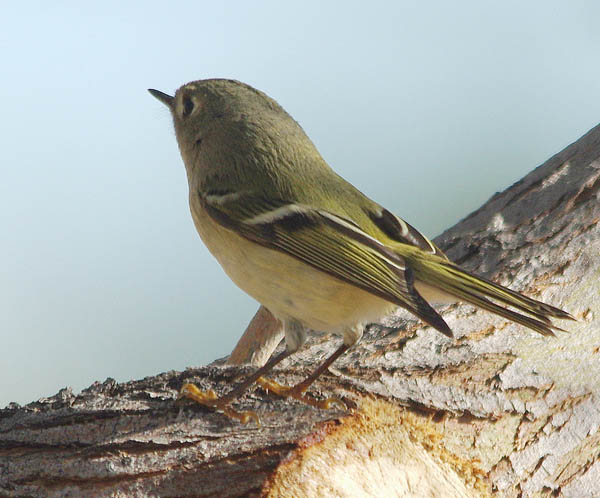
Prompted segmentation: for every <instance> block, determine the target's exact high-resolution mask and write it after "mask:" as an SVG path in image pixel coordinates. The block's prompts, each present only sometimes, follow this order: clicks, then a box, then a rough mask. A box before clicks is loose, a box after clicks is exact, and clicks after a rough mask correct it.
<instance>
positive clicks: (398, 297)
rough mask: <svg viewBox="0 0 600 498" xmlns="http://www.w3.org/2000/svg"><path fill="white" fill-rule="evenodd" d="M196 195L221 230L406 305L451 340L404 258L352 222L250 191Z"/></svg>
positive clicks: (387, 223) (390, 230)
mask: <svg viewBox="0 0 600 498" xmlns="http://www.w3.org/2000/svg"><path fill="white" fill-rule="evenodd" d="M198 195H199V198H200V201H201V203H202V205H203V207H204V209H205V210H206V211H207V213H208V214H209V216H211V218H212V219H214V220H215V221H217V222H218V223H219V224H221V225H222V226H224V227H226V228H228V229H231V230H233V231H235V232H236V233H238V234H239V235H241V236H242V237H244V238H246V239H248V240H250V241H252V242H254V243H256V244H260V245H262V246H264V247H268V248H270V249H274V250H277V251H281V252H284V253H286V254H289V255H290V256H292V257H294V258H296V259H298V260H300V261H302V262H304V263H306V264H307V265H310V266H312V267H314V268H316V269H318V270H320V271H323V272H325V273H328V274H329V275H332V276H333V277H335V278H338V279H340V280H343V281H346V282H348V283H349V284H351V285H354V286H356V287H359V288H361V289H363V290H365V291H367V292H370V293H371V294H374V295H376V296H379V297H381V298H383V299H385V300H387V301H390V302H392V303H395V304H397V305H399V306H402V307H403V308H406V309H408V310H409V311H410V312H412V313H413V314H415V315H416V316H418V317H419V318H421V319H422V320H423V321H424V322H426V323H428V324H429V325H431V326H433V327H435V328H436V329H437V330H439V331H440V332H442V333H443V334H445V335H448V336H452V332H451V330H450V328H449V327H448V325H447V324H446V322H445V321H444V320H443V318H442V317H441V316H440V315H439V314H438V313H437V312H436V311H435V310H434V309H433V308H432V307H431V306H430V305H429V304H428V303H427V302H426V301H425V299H423V297H422V296H421V295H420V294H419V293H418V292H417V291H416V289H415V287H414V275H413V271H412V269H411V268H410V267H408V266H406V265H405V262H404V259H403V258H402V256H400V255H399V254H397V253H396V252H395V251H392V250H391V249H390V248H389V247H387V246H386V245H385V244H384V243H382V242H381V241H380V240H378V239H377V238H375V237H373V236H371V235H369V234H368V233H366V232H365V231H363V230H362V229H361V228H360V227H359V226H358V225H357V224H356V223H354V222H353V221H351V220H350V219H348V218H345V217H342V216H339V215H336V214H333V213H331V212H328V211H326V210H323V209H316V208H312V207H310V206H307V205H303V204H299V203H295V202H290V201H286V200H282V199H266V198H265V197H264V196H260V195H258V194H253V193H251V192H242V193H239V192H236V193H230V192H198ZM390 215H391V213H390ZM385 216H386V215H384V218H383V221H379V223H382V224H383V226H384V227H385V228H386V229H387V232H390V233H392V234H393V233H394V229H393V228H390V227H393V224H394V220H392V219H388V218H387V217H385ZM391 216H393V215H391ZM374 223H375V224H377V221H376V220H374ZM396 223H400V225H401V223H403V222H396ZM388 225H389V226H388ZM382 230H384V229H383V228H382ZM413 230H414V229H413ZM403 232H404V233H405V232H406V231H405V230H404V227H403V226H402V225H401V226H400V231H399V232H398V234H397V236H403V237H406V235H402V233H403ZM414 232H416V233H417V234H418V232H417V231H416V230H414ZM419 235H420V234H419ZM388 236H389V237H390V238H393V237H392V236H391V235H388ZM412 236H414V235H412ZM420 236H421V237H423V236H422V235H420ZM425 241H427V239H425ZM425 241H421V242H422V243H424V244H427V247H429V249H430V251H431V252H435V250H436V248H435V246H433V245H431V246H430V245H429V244H428V242H425ZM411 245H415V244H411Z"/></svg>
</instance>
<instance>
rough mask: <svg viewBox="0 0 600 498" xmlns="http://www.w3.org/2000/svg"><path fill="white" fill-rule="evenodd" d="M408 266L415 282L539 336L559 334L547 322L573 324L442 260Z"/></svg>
mask: <svg viewBox="0 0 600 498" xmlns="http://www.w3.org/2000/svg"><path fill="white" fill-rule="evenodd" d="M410 266H411V269H412V271H413V272H414V278H415V280H416V281H420V282H423V283H425V284H428V285H429V286H432V287H435V288H437V289H439V290H441V291H442V292H444V293H446V294H449V295H451V296H454V297H455V298H457V299H458V300H460V301H464V302H467V303H470V304H473V305H474V306H477V307H479V308H482V309H484V310H487V311H491V312H492V313H495V314H496V315H500V316H502V317H504V318H507V319H508V320H512V321H513V322H516V323H519V324H521V325H524V326H525V327H529V328H530V329H532V330H535V331H536V332H539V333H540V334H543V335H554V332H553V331H554V330H563V329H561V328H560V327H557V326H556V325H554V324H553V323H552V321H551V320H550V318H563V319H570V320H574V318H573V317H572V316H571V315H570V314H569V313H567V312H566V311H563V310H561V309H559V308H555V307H554V306H551V305H549V304H545V303H542V302H540V301H536V300H535V299H532V298H530V297H527V296H524V295H523V294H520V293H519V292H515V291H513V290H510V289H508V288H506V287H504V286H502V285H498V284H496V283H494V282H492V281H490V280H487V279H485V278H482V277H478V276H476V275H473V274H472V273H469V272H468V271H465V270H463V269H462V268H459V267H458V266H456V265H455V264H454V263H452V262H450V261H448V260H445V259H442V258H435V259H430V258H427V259H425V258H419V257H416V258H411V264H410ZM502 305H504V306H502ZM505 306H509V307H511V308H514V309H509V308H507V307H505Z"/></svg>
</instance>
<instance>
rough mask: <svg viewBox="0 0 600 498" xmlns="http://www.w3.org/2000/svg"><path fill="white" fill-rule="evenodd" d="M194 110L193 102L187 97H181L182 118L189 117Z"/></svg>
mask: <svg viewBox="0 0 600 498" xmlns="http://www.w3.org/2000/svg"><path fill="white" fill-rule="evenodd" d="M193 110H194V101H193V100H192V99H191V98H189V97H183V117H184V118H185V117H187V116H189V115H190V114H191V113H192V111H193Z"/></svg>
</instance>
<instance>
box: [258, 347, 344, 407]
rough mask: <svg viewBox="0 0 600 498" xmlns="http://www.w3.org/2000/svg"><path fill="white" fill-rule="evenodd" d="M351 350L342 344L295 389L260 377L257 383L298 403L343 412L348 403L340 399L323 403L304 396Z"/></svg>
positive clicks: (330, 399) (331, 399)
mask: <svg viewBox="0 0 600 498" xmlns="http://www.w3.org/2000/svg"><path fill="white" fill-rule="evenodd" d="M348 349H350V346H348V345H346V344H342V345H341V346H340V347H339V348H338V349H336V350H335V352H334V353H333V354H332V355H331V356H330V357H329V358H327V359H326V360H325V361H324V362H323V363H322V364H321V365H320V366H319V368H317V369H316V370H315V371H314V372H313V373H312V374H311V375H309V376H308V377H307V378H306V379H304V380H303V381H302V382H300V383H299V384H296V385H295V386H293V387H287V386H283V385H281V384H279V383H278V382H275V381H274V380H270V379H265V378H264V377H260V378H258V379H256V383H257V384H258V385H260V386H261V387H262V388H263V389H266V390H267V391H270V392H273V393H275V394H277V395H278V396H283V397H289V398H294V399H297V400H298V401H302V402H303V403H306V404H308V405H311V406H315V407H317V408H322V409H325V410H327V409H329V408H332V407H333V406H334V405H338V406H340V407H342V409H343V410H345V409H346V408H347V406H346V403H344V402H343V401H342V400H341V399H339V398H327V399H325V400H322V401H317V400H314V399H312V398H310V397H308V396H306V395H305V394H304V392H305V391H306V390H307V389H308V388H309V387H310V385H311V384H312V383H313V382H314V381H315V380H317V378H318V377H319V376H320V375H321V374H322V373H323V372H325V371H326V370H327V369H328V368H329V366H330V365H331V364H332V363H333V362H334V361H335V360H337V359H338V358H339V357H340V356H342V355H343V354H344V353H345V352H346V351H348Z"/></svg>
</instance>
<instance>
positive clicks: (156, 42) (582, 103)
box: [0, 0, 600, 406]
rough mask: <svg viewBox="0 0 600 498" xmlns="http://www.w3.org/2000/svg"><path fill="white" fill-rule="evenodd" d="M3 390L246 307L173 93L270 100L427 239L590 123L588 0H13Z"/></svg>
mask: <svg viewBox="0 0 600 498" xmlns="http://www.w3.org/2000/svg"><path fill="white" fill-rule="evenodd" d="M2 18H3V20H2V29H1V30H0V54H1V60H2V77H1V78H0V89H1V92H2V97H3V98H2V117H1V118H0V144H1V147H0V167H1V180H0V228H1V231H0V256H1V263H0V269H1V275H2V277H1V279H0V339H1V344H2V346H1V348H0V355H1V362H0V379H1V381H0V406H4V405H5V404H6V403H8V402H9V401H17V402H19V403H25V402H28V401H32V400H34V399H37V398H39V397H41V396H46V395H51V394H53V393H55V392H56V391H57V390H58V389H60V388H61V387H64V386H67V385H68V386H73V387H74V388H75V389H76V390H79V389H81V388H83V387H86V386H87V385H89V384H90V383H92V382H93V381H94V380H104V379H105V378H106V377H108V376H111V377H115V378H116V379H117V380H120V381H123V380H129V379H132V378H139V377H143V376H146V375H153V374H157V373H159V372H162V371H165V370H170V369H183V368H185V367H186V366H194V365H201V364H205V363H207V362H209V361H211V360H213V359H215V358H217V357H221V356H224V355H225V354H227V353H228V352H230V351H231V349H232V347H233V346H234V344H235V342H236V340H237V338H238V337H239V335H240V334H241V332H242V331H243V329H244V328H245V326H246V324H247V323H248V321H249V320H250V318H251V317H252V315H253V314H254V312H255V310H256V309H257V306H258V305H257V303H255V302H254V301H253V300H252V299H250V298H249V297H247V296H246V295H245V294H243V293H242V292H241V291H240V290H238V289H237V288H236V287H235V286H234V285H233V284H232V283H231V282H230V281H229V280H228V279H227V277H226V276H225V274H224V273H223V272H222V271H221V269H220V267H219V266H218V264H217V263H216V262H215V261H214V260H213V259H212V257H211V256H210V254H209V253H208V252H207V250H206V249H205V248H204V247H203V245H202V243H201V241H200V239H199V237H198V236H197V234H196V232H195V230H194V227H193V225H192V222H191V218H190V215H189V211H188V207H187V184H186V177H185V172H184V168H183V165H182V163H181V159H180V157H179V153H178V150H177V146H176V143H175V139H174V135H173V131H172V126H171V121H170V117H169V115H168V112H167V109H166V108H164V106H162V105H161V104H160V103H159V102H157V101H156V100H155V99H153V98H152V97H151V96H150V95H149V94H148V93H147V92H146V89H147V88H158V89H160V90H163V91H166V92H169V93H172V92H173V91H174V90H175V89H176V88H177V87H178V86H180V85H181V84H183V83H185V82H188V81H190V80H194V79H201V78H209V77H227V78H235V79H239V80H242V81H245V82H247V83H249V84H251V85H253V86H255V87H257V88H259V89H261V90H263V91H265V92H267V93H268V94H269V95H271V96H272V97H274V98H275V99H276V100H278V101H279V103H280V104H282V105H283V106H284V107H285V108H286V109H287V110H288V111H289V112H290V113H291V114H292V116H294V117H295V118H296V120H297V121H299V123H300V124H301V125H302V126H303V127H304V129H305V130H306V132H307V133H308V135H309V136H310V137H311V138H312V139H313V141H314V142H315V144H316V145H317V147H318V148H319V149H320V151H321V153H322V154H323V156H324V157H325V159H326V160H327V161H328V162H329V163H330V164H331V165H332V166H333V167H334V168H335V169H336V170H337V171H338V172H339V173H340V174H341V175H342V176H344V177H346V178H347V179H349V180H350V181H351V182H353V183H354V184H355V185H356V186H357V187H359V188H360V189H361V190H363V192H365V193H367V194H368V195H370V196H372V197H373V198H375V199H376V200H377V201H379V202H380V203H382V204H384V205H385V206H386V207H388V208H389V209H391V210H393V211H395V212H396V213H398V214H399V215H400V216H403V217H404V218H406V219H407V220H408V221H409V222H410V223H412V224H413V225H415V226H417V227H419V228H421V229H422V230H423V231H424V232H425V233H426V234H428V235H430V236H435V235H436V234H438V233H440V232H441V231H442V230H443V229H445V228H447V227H449V226H451V225H453V224H454V223H455V222H456V221H458V220H459V219H460V218H462V217H464V216H465V215H466V214H468V213H469V212H470V211H472V210H473V209H475V208H477V207H478V206H480V205H481V204H482V203H483V202H484V201H485V200H486V199H487V198H489V197H490V196H491V195H492V194H493V193H494V192H495V191H498V190H502V189H504V188H506V187H507V186H508V185H510V184H511V183H513V182H515V181H517V180H518V179H520V178H521V177H522V176H523V175H525V174H526V173H527V172H529V171H530V170H531V169H533V168H534V167H535V166H537V165H538V164H540V163H541V162H543V161H544V160H546V159H547V158H548V157H550V156H551V155H553V154H554V153H556V152H558V151H560V150H561V149H562V148H563V147H565V146H566V145H568V144H569V143H570V142H572V141H574V140H576V139H577V138H578V137H579V136H580V135H582V134H583V133H585V132H586V131H587V130H588V129H590V128H591V127H593V126H594V125H596V124H597V123H598V122H599V121H600V64H598V54H599V53H600V32H599V30H598V24H599V22H600V3H598V2H595V1H592V0H590V1H587V2H586V1H571V2H564V1H548V0H544V1H541V0H538V1H529V2H516V1H504V2H488V1H483V2H482V1H480V0H476V1H462V2H461V1H459V2H445V1H428V2H419V1H411V2H408V1H400V2H392V1H390V2H377V1H375V2H368V3H365V2H349V1H346V2H343V3H342V2H316V1H304V2H301V3H295V4H294V5H292V3H291V2H277V1H271V2H265V1H255V2H242V1H231V2H208V1H198V0H196V1H194V2H171V3H169V2H164V1H161V2H141V1H140V2H125V3H123V2H116V1H112V0H107V1H104V2H101V3H100V4H98V5H93V4H92V2H87V3H86V2H83V3H81V2H60V1H57V2H29V3H25V2H11V3H9V4H7V5H5V6H4V7H3V9H2Z"/></svg>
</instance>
